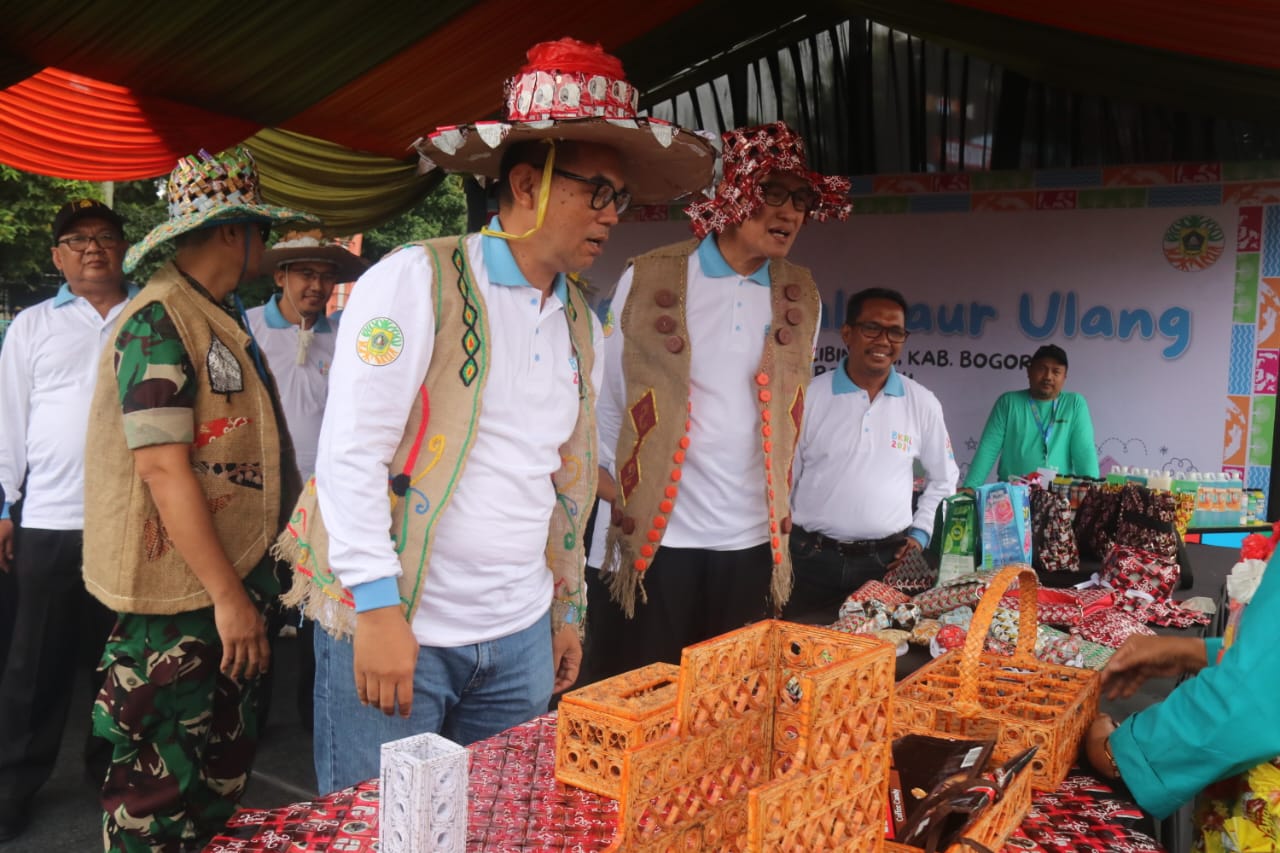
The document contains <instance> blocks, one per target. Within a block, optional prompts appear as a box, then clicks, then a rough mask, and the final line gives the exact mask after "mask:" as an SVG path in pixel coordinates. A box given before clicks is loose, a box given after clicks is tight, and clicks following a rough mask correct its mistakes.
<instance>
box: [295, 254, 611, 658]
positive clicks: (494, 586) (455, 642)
mask: <svg viewBox="0 0 1280 853" xmlns="http://www.w3.org/2000/svg"><path fill="white" fill-rule="evenodd" d="M465 245H466V250H467V254H468V257H469V258H470V261H471V271H472V274H473V275H474V279H475V286H476V288H477V289H478V290H479V292H480V294H481V295H482V297H483V298H484V301H485V306H486V308H487V312H488V324H489V347H490V362H489V373H488V378H487V380H486V382H485V387H484V391H483V392H482V394H481V412H480V418H479V422H478V425H477V431H476V439H475V444H474V445H473V447H472V449H471V453H470V455H469V456H468V458H467V464H466V466H465V468H464V469H463V473H462V477H461V479H460V480H459V482H458V486H457V489H456V491H455V492H454V494H453V498H452V499H451V500H450V502H449V505H448V507H447V508H446V509H445V511H444V513H443V514H442V515H441V516H440V518H439V520H438V521H437V523H436V527H435V541H434V543H433V546H432V551H431V561H430V565H429V566H428V567H427V573H426V579H425V581H424V582H423V588H422V598H421V605H420V606H419V608H418V611H417V613H416V614H415V616H414V620H413V633H414V635H415V636H416V637H417V639H418V642H419V643H420V644H422V645H427V646H459V645H467V644H471V643H480V642H486V641H488V640H493V639H497V638H499V637H504V636H507V635H509V634H512V633H514V632H516V631H520V630H523V629H525V628H527V627H529V626H530V625H532V624H533V623H534V622H536V621H537V620H538V619H539V618H541V617H542V616H543V614H545V613H546V612H547V609H548V608H549V607H550V606H551V597H552V579H551V572H550V570H549V569H548V567H547V560H546V553H545V552H546V548H547V530H548V527H549V524H550V520H551V513H552V511H553V509H554V507H555V501H556V497H555V490H554V488H553V487H552V483H551V475H552V474H553V473H554V472H555V471H557V470H558V469H559V468H560V464H561V462H560V447H561V445H563V444H564V443H565V441H567V440H568V439H569V437H570V435H571V434H572V433H573V429H574V425H575V424H576V422H577V418H578V406H579V404H578V384H577V383H578V382H579V381H581V380H580V377H579V375H578V367H577V363H576V361H575V359H574V357H573V348H572V345H571V343H570V338H569V328H568V323H567V321H566V318H565V316H564V305H563V302H562V298H563V294H564V293H565V287H566V284H565V281H564V278H563V276H561V277H559V278H558V279H557V281H556V284H555V288H554V292H553V294H552V295H550V296H548V297H547V298H546V301H545V302H544V301H543V298H542V293H541V291H539V290H538V289H536V288H534V287H532V286H530V284H529V283H528V281H527V279H525V277H524V275H523V274H521V272H520V269H519V267H518V266H517V265H516V263H515V259H514V258H513V257H512V255H511V250H510V248H509V247H508V245H507V244H506V242H505V241H503V240H500V239H497V238H493V237H481V236H479V235H471V236H468V237H467V238H465ZM442 261H443V263H444V269H443V270H442V274H443V275H445V276H448V277H449V278H448V284H449V285H450V286H452V284H453V282H454V280H455V277H456V276H457V272H455V271H454V269H453V266H452V265H451V264H449V263H448V260H447V257H445V258H442ZM431 288H432V269H431V262H430V259H429V257H428V255H427V253H426V251H425V250H424V249H423V248H421V247H412V248H406V249H402V250H401V251H399V252H397V253H396V254H394V255H392V256H391V257H389V258H386V259H385V260H383V261H381V262H379V263H377V264H375V265H374V266H373V267H372V268H370V269H369V271H368V272H366V273H365V274H364V275H363V276H361V277H360V281H359V283H358V284H357V286H356V287H355V288H354V289H353V290H352V293H351V298H350V300H349V301H348V302H347V306H346V310H345V311H344V313H343V318H342V323H341V324H340V325H339V327H338V336H337V346H336V349H335V351H334V358H333V370H332V371H331V372H330V375H329V404H328V407H327V409H326V411H325V417H324V425H323V426H322V428H321V430H320V446H319V455H318V458H317V463H316V483H317V489H318V498H319V502H320V510H321V512H322V513H323V514H324V520H325V526H326V527H327V529H328V533H329V540H330V543H329V557H330V562H331V564H332V568H333V571H334V573H335V574H336V575H337V576H338V579H339V580H340V581H341V582H342V584H343V586H345V587H347V588H348V589H350V590H351V592H352V595H353V596H354V597H355V601H356V609H357V610H368V609H371V608H373V607H380V606H386V605H389V604H394V603H396V602H397V601H398V600H399V594H398V592H397V590H396V583H395V578H397V577H398V576H399V575H400V573H401V570H400V561H399V559H398V557H397V555H396V553H395V549H394V545H393V543H392V541H391V539H390V537H389V536H388V530H389V529H390V526H391V510H390V502H389V500H388V497H387V483H388V467H389V465H390V463H391V459H392V457H393V456H394V454H395V451H396V448H397V446H399V444H400V441H401V439H402V438H403V436H404V429H405V424H406V423H407V422H408V419H409V411H410V408H411V406H412V404H413V401H414V399H415V398H416V397H417V395H418V391H419V388H420V387H421V385H422V382H423V380H424V379H425V378H426V374H427V367H428V365H430V363H431V356H432V350H433V346H434V343H435V341H434V334H433V330H434V329H435V312H434V308H433V305H432V300H431ZM379 318H385V319H386V320H390V321H392V322H394V323H395V324H396V326H398V327H399V329H400V332H401V333H402V349H401V350H400V352H399V355H397V356H396V357H395V358H394V359H393V360H391V361H390V362H388V363H384V364H381V365H375V364H369V363H366V362H365V361H362V360H361V359H360V357H359V356H358V354H357V341H358V340H359V339H360V335H361V330H362V329H364V327H365V325H366V324H367V323H369V322H370V321H373V320H379ZM593 335H594V340H596V341H598V340H600V338H601V337H602V335H603V333H602V332H601V330H600V328H599V324H598V323H596V322H595V321H594V320H593ZM595 363H596V365H597V368H598V369H597V370H596V371H595V375H594V376H593V377H591V381H593V382H595V383H596V386H595V387H597V388H598V387H599V379H600V373H601V372H602V370H603V363H602V361H601V359H599V358H597V359H596V362H595Z"/></svg>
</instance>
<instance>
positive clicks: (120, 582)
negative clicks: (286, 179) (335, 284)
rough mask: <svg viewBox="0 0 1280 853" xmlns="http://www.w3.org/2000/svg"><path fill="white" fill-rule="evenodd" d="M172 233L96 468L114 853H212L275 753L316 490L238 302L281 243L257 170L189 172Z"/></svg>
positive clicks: (121, 334)
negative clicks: (266, 717) (267, 731)
mask: <svg viewBox="0 0 1280 853" xmlns="http://www.w3.org/2000/svg"><path fill="white" fill-rule="evenodd" d="M168 193H169V219H168V221H166V222H165V223H163V224H161V225H159V226H157V227H156V228H155V229H153V230H152V231H151V233H150V234H148V235H147V236H146V237H145V238H144V239H143V240H142V241H141V242H140V243H138V244H137V245H135V246H134V247H133V248H132V249H130V250H129V253H128V255H127V256H126V257H125V262H124V269H125V270H126V271H131V270H132V269H133V268H134V267H135V266H136V265H137V263H138V261H139V260H140V259H141V258H142V257H143V256H145V255H146V254H147V253H148V252H150V251H151V250H153V249H155V248H156V247H157V246H158V245H159V244H161V243H163V242H165V241H169V240H172V241H173V242H174V244H175V246H176V247H177V252H176V254H175V256H174V259H173V260H172V261H171V262H169V263H166V264H165V265H164V266H163V267H161V268H160V269H159V270H158V271H157V272H156V273H155V275H153V276H152V277H151V280H150V281H149V282H148V283H147V286H146V287H145V288H144V289H143V291H142V292H141V293H140V294H139V295H138V296H137V297H136V298H135V299H134V300H133V301H132V302H130V303H129V305H128V307H127V308H126V309H125V311H124V312H123V314H122V316H121V318H120V323H119V326H118V328H117V332H116V335H115V339H114V342H113V345H112V346H109V347H107V348H106V350H105V351H104V352H103V357H102V359H101V360H100V362H99V368H98V382H97V388H96V391H95V393H94V398H93V404H92V408H91V414H90V428H89V439H88V445H87V448H86V454H85V458H86V460H88V466H87V468H88V470H87V471H86V476H85V537H84V543H85V548H84V579H85V584H86V586H87V587H88V589H89V591H90V592H91V593H92V594H93V595H94V596H96V597H97V598H98V599H99V600H100V601H101V602H102V603H103V604H105V605H106V606H107V607H109V608H111V609H112V610H115V611H116V614H117V619H116V626H115V628H114V629H113V631H112V633H111V636H110V637H109V638H108V640H107V646H106V649H105V651H104V652H103V658H102V668H103V670H104V674H105V679H104V682H103V685H102V689H101V691H100V692H99V694H98V697H97V701H96V704H95V707H94V714H93V724H94V731H95V732H96V733H97V734H98V735H99V736H101V737H103V738H105V739H107V740H108V741H110V742H111V743H112V744H113V746H114V755H113V758H112V764H111V767H110V770H109V771H108V773H107V778H106V780H105V782H104V783H103V788H102V804H103V808H104V811H105V814H104V816H103V839H104V844H105V846H106V849H107V850H109V851H139V850H178V849H182V850H189V849H199V847H200V846H201V844H202V843H203V842H204V841H207V840H208V838H209V837H211V836H212V835H213V834H214V832H216V831H217V830H218V829H219V828H220V827H221V826H222V825H223V824H224V823H225V821H226V819H227V818H228V817H230V815H231V813H232V811H233V810H234V808H235V804H236V802H237V800H238V799H239V797H240V794H241V793H242V792H243V791H244V786H245V783H246V781H247V780H248V776H249V771H250V769H251V767H252V764H253V757H254V753H255V751H256V748H257V722H256V712H255V706H256V700H257V689H256V688H257V683H258V677H259V676H260V675H261V673H262V672H263V671H264V670H265V669H266V667H267V666H268V663H269V661H268V658H269V650H268V645H267V637H266V631H265V624H264V619H263V609H264V608H265V607H266V605H267V604H268V603H269V602H270V601H271V600H272V599H273V598H274V597H275V595H276V594H277V593H278V591H279V585H278V583H277V581H276V578H275V575H274V572H273V562H272V560H271V559H270V557H268V556H267V548H268V546H269V545H270V544H271V541H272V540H273V539H274V538H275V536H276V534H277V533H278V532H279V529H280V526H281V524H282V523H283V521H284V517H285V516H284V512H285V511H287V508H288V507H289V506H291V505H292V502H293V498H294V497H295V496H296V494H297V491H298V483H297V473H296V470H295V468H294V461H293V452H292V449H291V448H290V446H289V442H288V436H287V433H285V432H284V430H283V420H282V418H281V416H280V409H279V401H278V399H277V397H276V392H275V387H274V382H273V381H272V379H271V376H270V374H269V373H268V372H267V370H266V367H265V362H264V359H263V358H262V354H261V352H260V351H259V350H258V347H257V345H256V344H255V343H254V341H253V338H252V336H251V335H250V334H249V333H248V331H247V329H246V326H245V322H244V316H243V310H242V309H241V308H240V303H239V300H238V299H237V298H236V296H235V291H236V288H237V287H238V286H239V285H240V283H241V282H243V281H245V280H247V279H248V278H249V277H251V276H253V275H255V274H256V273H257V271H258V268H259V263H260V260H261V257H262V253H263V250H264V248H265V247H264V242H265V240H266V237H267V234H268V233H269V232H270V230H271V227H272V224H273V223H277V222H283V221H290V220H312V219H313V218H312V217H309V216H307V215H306V214H301V213H297V212H295V211H292V210H287V209H285V208H279V207H271V206H268V205H264V204H263V203H262V202H261V201H260V200H259V198H258V190H257V176H256V174H255V173H254V168H253V161H252V159H251V158H250V157H249V154H248V152H246V151H244V150H243V149H240V148H235V149H231V150H229V151H226V152H223V153H222V154H220V155H218V156H216V157H215V156H211V155H209V154H207V153H205V152H203V151H202V152H200V154H199V155H195V156H191V157H185V158H183V159H182V160H180V161H179V162H178V166H177V168H176V169H174V171H173V172H172V174H170V176H169V185H168Z"/></svg>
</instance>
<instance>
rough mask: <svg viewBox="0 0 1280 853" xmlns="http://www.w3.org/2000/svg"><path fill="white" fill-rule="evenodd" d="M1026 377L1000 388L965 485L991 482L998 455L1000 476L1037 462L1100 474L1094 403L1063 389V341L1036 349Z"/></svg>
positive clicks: (1066, 471)
mask: <svg viewBox="0 0 1280 853" xmlns="http://www.w3.org/2000/svg"><path fill="white" fill-rule="evenodd" d="M1027 379H1028V380H1029V383H1030V386H1031V387H1030V388H1028V389H1027V390H1026V391H1009V392H1008V393H1005V394H1001V395H1000V397H999V399H997V400H996V404H995V406H993V407H992V409H991V414H990V415H989V416H988V417H987V425H986V426H985V427H984V428H983V430H982V440H981V441H979V442H978V450H977V452H976V453H974V454H973V463H972V464H971V465H970V466H969V474H968V476H966V477H965V478H964V487H965V488H967V489H975V488H977V487H978V486H981V485H982V484H983V483H984V482H986V480H987V475H988V474H990V473H991V466H992V465H993V464H995V461H996V457H997V456H999V457H1000V465H999V467H998V468H997V469H996V476H997V478H998V479H1000V480H1008V479H1009V478H1010V477H1020V476H1025V475H1027V474H1034V473H1035V471H1036V469H1037V468H1056V469H1057V470H1058V473H1059V474H1073V475H1076V476H1081V477H1097V476H1098V449H1097V447H1096V446H1095V445H1094V443H1093V420H1092V419H1091V418H1090V417H1089V404H1088V403H1086V402H1085V400H1084V397H1082V396H1081V395H1079V394H1076V393H1073V392H1071V391H1066V392H1064V391H1063V390H1062V386H1063V384H1064V383H1065V382H1066V381H1067V354H1066V352H1064V351H1063V349H1062V347H1059V346H1055V345H1053V344H1048V345H1046V346H1042V347H1040V349H1038V350H1036V353H1035V355H1033V356H1032V357H1031V363H1030V364H1029V365H1027Z"/></svg>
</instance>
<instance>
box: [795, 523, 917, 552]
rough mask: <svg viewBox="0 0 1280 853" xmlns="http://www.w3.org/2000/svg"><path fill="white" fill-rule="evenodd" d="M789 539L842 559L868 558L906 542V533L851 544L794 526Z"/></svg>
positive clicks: (901, 532)
mask: <svg viewBox="0 0 1280 853" xmlns="http://www.w3.org/2000/svg"><path fill="white" fill-rule="evenodd" d="M791 538H792V539H794V540H795V541H796V543H797V544H805V543H808V544H812V545H816V546H817V547H818V548H819V549H821V550H823V551H835V552H836V553H838V554H839V555H840V556H842V557H869V556H870V555H872V554H875V553H876V552H878V551H882V550H884V549H885V548H889V547H892V546H898V545H901V544H902V543H903V542H906V541H907V533H906V531H905V530H903V531H900V532H898V533H891V534H889V535H888V536H886V537H884V538H883V539H857V540H854V541H853V542H841V541H840V540H839V539H832V538H831V537H830V536H823V535H822V534H821V533H814V532H812V531H810V530H805V529H804V528H803V527H800V526H799V525H796V526H795V527H794V528H792V530H791Z"/></svg>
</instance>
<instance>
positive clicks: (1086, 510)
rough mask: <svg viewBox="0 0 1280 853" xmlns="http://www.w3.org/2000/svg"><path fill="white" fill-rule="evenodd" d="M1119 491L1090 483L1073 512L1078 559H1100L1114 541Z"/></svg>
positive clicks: (1118, 507) (1118, 510)
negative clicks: (1074, 514)
mask: <svg viewBox="0 0 1280 853" xmlns="http://www.w3.org/2000/svg"><path fill="white" fill-rule="evenodd" d="M1119 516H1120V492H1119V490H1117V489H1115V488H1109V487H1107V486H1106V485H1104V484H1101V483H1095V484H1090V486H1089V488H1088V490H1087V491H1086V492H1085V493H1084V497H1082V498H1081V499H1080V506H1079V508H1078V509H1077V510H1076V517H1075V524H1074V526H1075V532H1076V545H1077V547H1078V548H1079V551H1080V558H1081V559H1088V560H1101V559H1102V558H1103V557H1105V556H1106V555H1107V552H1108V551H1110V550H1111V546H1112V545H1114V544H1115V539H1116V523H1117V521H1118V520H1119Z"/></svg>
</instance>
